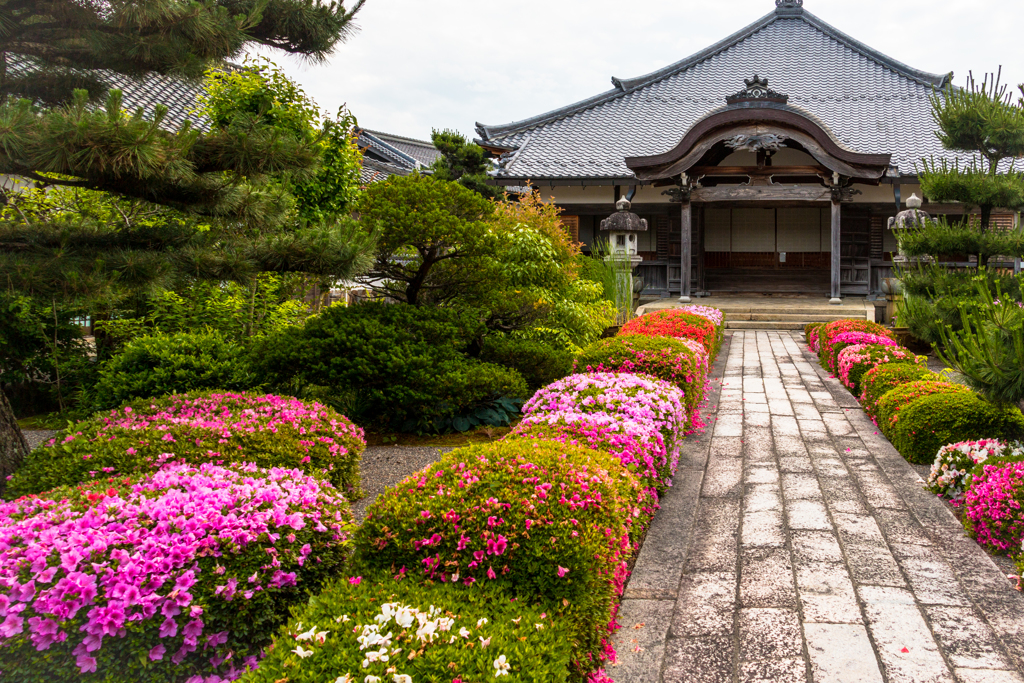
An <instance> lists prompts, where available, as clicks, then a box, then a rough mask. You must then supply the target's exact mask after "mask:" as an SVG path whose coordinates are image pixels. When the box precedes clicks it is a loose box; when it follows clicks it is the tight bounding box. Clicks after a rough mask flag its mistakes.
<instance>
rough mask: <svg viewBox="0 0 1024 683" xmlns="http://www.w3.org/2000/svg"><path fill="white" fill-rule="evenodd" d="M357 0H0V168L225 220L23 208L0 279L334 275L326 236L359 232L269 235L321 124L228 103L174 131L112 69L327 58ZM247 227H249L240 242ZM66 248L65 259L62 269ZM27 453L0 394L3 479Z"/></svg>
mask: <svg viewBox="0 0 1024 683" xmlns="http://www.w3.org/2000/svg"><path fill="white" fill-rule="evenodd" d="M362 4H363V2H362V0H359V1H358V2H357V3H356V4H355V5H354V6H353V7H352V9H346V8H345V6H344V4H343V3H341V2H332V3H319V2H312V1H311V0H258V1H257V0H240V1H239V0H210V1H209V2H205V3H200V4H194V3H193V4H187V3H186V4H182V3H165V2H155V1H153V0H143V1H142V2H124V1H123V0H116V1H115V2H106V3H79V2H68V1H67V0H51V1H44V2H32V3H25V2H20V1H13V2H12V1H0V16H2V18H3V31H2V32H0V34H2V35H0V173H2V174H6V175H13V176H19V177H20V178H22V179H24V181H26V182H27V183H34V184H37V185H38V186H39V187H47V188H55V187H65V188H75V189H78V190H94V191H98V192H104V193H110V194H111V195H115V196H116V197H118V198H119V200H122V199H123V200H125V201H129V200H138V201H142V202H148V203H151V204H158V205H160V206H163V207H169V208H172V209H177V210H178V211H180V212H182V213H183V214H188V216H191V217H194V216H200V217H204V218H209V219H217V220H218V221H219V222H220V225H221V226H222V228H221V229H218V230H216V231H205V232H212V233H214V234H213V235H204V234H202V233H204V230H202V229H200V227H201V226H197V225H196V223H195V221H194V219H190V218H184V217H173V218H169V219H168V220H161V221H158V223H159V224H158V225H146V226H141V227H139V226H135V225H130V226H129V225H128V224H129V221H126V220H121V221H119V222H117V223H116V224H114V225H110V224H104V223H101V222H99V221H96V220H95V219H93V218H88V217H87V218H84V219H82V220H77V219H76V218H75V217H73V216H69V215H68V214H67V212H64V213H63V214H61V212H59V211H56V212H55V211H52V210H50V209H46V210H44V211H42V212H41V213H37V214H36V215H35V216H28V215H25V216H18V217H16V218H12V219H11V220H8V221H5V225H4V226H3V227H2V228H0V258H2V259H3V262H2V263H0V265H2V266H3V267H4V271H5V275H7V273H8V272H14V273H15V276H16V278H17V279H19V280H20V283H19V284H18V285H15V284H14V280H15V279H16V278H15V277H12V278H10V279H7V281H6V282H5V283H4V284H5V286H6V287H8V288H9V289H14V288H15V286H17V290H19V291H28V292H31V293H40V292H47V293H49V294H50V295H51V296H55V295H56V294H57V293H60V292H74V293H77V294H81V295H83V296H86V297H90V298H93V299H97V298H98V297H97V293H98V292H100V291H102V290H103V289H104V288H109V290H110V291H114V290H116V289H118V288H119V287H120V285H121V284H124V283H131V282H133V280H134V285H135V287H136V288H144V287H145V286H151V285H152V283H153V282H155V281H156V280H158V279H159V278H160V277H170V276H172V275H173V274H174V273H175V271H176V270H177V269H176V267H175V266H176V265H178V264H179V263H184V264H185V265H187V266H189V267H194V268H200V267H201V268H204V269H206V271H205V272H208V271H209V270H211V269H213V270H215V269H216V268H229V267H230V266H233V265H239V266H243V267H245V268H250V269H254V270H258V269H259V268H263V269H266V270H289V269H295V270H302V271H304V272H311V271H312V272H316V271H315V270H314V269H316V268H324V269H325V270H329V271H333V273H332V274H338V273H339V271H340V270H342V268H341V266H343V265H344V263H341V264H339V263H338V256H337V254H336V253H332V252H330V249H332V248H334V247H338V246H341V244H340V243H341V242H342V241H344V240H347V239H349V238H352V237H353V235H354V232H353V231H352V230H351V229H349V228H346V227H345V226H344V225H343V224H342V223H340V222H339V223H337V224H333V225H316V226H313V225H311V226H310V228H308V229H307V230H305V231H302V232H296V233H290V234H282V233H281V232H277V233H275V232H274V229H275V228H279V227H280V226H282V225H286V224H288V223H289V216H290V215H291V214H292V212H293V211H294V210H295V206H296V199H295V197H294V196H292V195H291V193H290V192H288V184H287V183H295V182H300V181H304V180H307V179H308V178H310V177H312V176H313V175H314V174H315V172H316V171H317V168H318V166H319V156H320V153H321V151H322V150H321V149H320V148H319V145H321V144H322V140H323V139H322V138H321V137H319V136H317V137H312V136H308V135H304V134H300V133H297V132H296V131H295V130H294V129H289V128H287V127H284V126H278V125H274V122H272V121H268V120H267V119H266V118H265V112H264V111H263V110H262V109H260V110H259V111H256V112H254V111H251V110H250V111H242V110H238V111H235V112H233V113H232V114H231V116H230V117H228V118H226V119H225V120H223V121H221V122H220V123H219V124H216V125H213V126H211V128H210V130H208V131H201V130H199V129H198V128H196V127H194V126H193V125H191V124H189V123H187V122H186V124H184V125H182V126H181V127H179V128H178V129H177V130H169V129H168V128H169V126H167V125H166V121H165V119H166V115H167V108H166V107H165V106H163V105H158V106H157V107H156V108H155V111H153V112H151V113H150V116H149V117H148V118H147V115H146V112H143V111H141V110H140V111H136V112H131V113H128V112H125V111H123V108H122V95H121V93H120V92H119V91H118V90H110V91H109V92H107V87H108V85H109V82H108V80H109V77H110V74H121V75H126V76H130V77H143V76H146V75H150V74H166V75H172V76H178V77H182V78H191V79H198V78H199V77H200V76H201V75H202V74H203V73H205V72H206V71H207V70H208V69H209V68H210V67H217V66H220V65H221V64H222V63H223V60H225V59H229V58H236V57H238V56H239V55H240V54H242V53H243V52H244V51H245V50H246V49H248V48H251V47H255V46H268V47H272V48H276V49H280V50H284V51H286V52H290V53H293V54H299V55H303V56H305V57H307V58H309V59H312V60H323V59H325V58H326V57H327V56H328V55H329V54H330V53H331V52H332V51H333V49H334V47H335V46H336V45H337V44H338V43H339V42H340V41H341V40H342V39H343V38H345V37H346V35H348V34H349V33H350V32H351V31H352V29H353V23H352V21H353V18H354V15H355V13H356V12H357V11H358V10H359V9H360V8H361V7H362ZM104 93H107V94H106V97H105V99H104ZM280 178H284V179H285V180H286V181H287V182H281V181H280V180H279V179H280ZM8 199H10V193H9V194H8ZM16 208H17V207H16ZM115 209H116V207H115ZM200 220H203V219H200ZM240 236H244V237H247V238H248V239H249V242H248V244H247V245H246V246H244V247H243V246H242V245H241V244H240V243H239V242H238V240H237V239H236V238H238V237H240ZM363 246H364V247H365V246H366V245H365V243H364V244H363ZM247 250H248V251H247ZM356 251H358V249H357V250H356ZM351 256H352V255H351V254H350V253H348V254H345V255H343V257H342V258H341V260H342V261H343V262H345V261H347V263H348V267H351V266H353V265H355V264H356V263H357V262H358V258H350V257H351ZM61 258H66V259H69V260H66V261H65V265H69V266H74V267H70V268H66V269H62V268H60V267H57V266H56V262H57V261H59V260H60V259H61ZM70 260H74V263H71V261H70ZM112 261H113V262H115V263H116V264H117V265H116V267H115V266H111V265H110V263H111V262H112ZM254 263H255V264H256V266H255V267H254V266H253V264H254ZM147 264H148V265H147ZM168 264H171V265H170V266H169V265H168ZM154 265H161V266H162V267H158V268H151V266H154ZM266 266H270V267H266ZM152 272H155V273H156V277H153V276H152V275H151V273H152ZM177 272H180V271H177ZM37 276H38V277H37ZM225 279H227V278H225ZM24 453H25V442H24V439H23V438H22V436H21V435H20V433H19V432H18V430H17V425H16V422H14V420H13V415H12V413H11V411H10V406H9V403H8V401H7V400H6V398H5V399H4V400H3V401H2V402H0V481H2V480H3V479H2V477H4V476H5V475H6V474H7V473H9V472H10V471H11V470H12V469H13V467H14V466H15V465H16V464H17V462H18V461H19V460H20V459H21V458H22V457H23V455H24Z"/></svg>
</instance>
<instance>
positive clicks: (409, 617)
mask: <svg viewBox="0 0 1024 683" xmlns="http://www.w3.org/2000/svg"><path fill="white" fill-rule="evenodd" d="M415 620H416V614H415V613H414V612H413V610H412V609H410V608H408V607H401V608H399V610H398V612H396V613H395V621H396V622H397V623H398V625H399V626H401V627H402V628H409V627H410V626H412V622H413V621H415Z"/></svg>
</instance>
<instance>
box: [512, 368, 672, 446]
mask: <svg viewBox="0 0 1024 683" xmlns="http://www.w3.org/2000/svg"><path fill="white" fill-rule="evenodd" d="M564 411H569V412H581V413H607V414H609V415H614V416H619V417H621V418H622V419H629V420H634V421H637V422H648V423H650V424H652V425H653V426H654V427H655V428H656V429H658V430H659V431H660V432H661V434H662V437H663V438H664V440H665V444H666V445H667V446H668V447H669V448H674V447H676V446H678V445H679V444H678V442H679V439H681V438H682V435H683V433H684V432H685V430H686V410H685V408H684V407H683V392H682V391H680V390H679V389H678V388H677V387H675V386H673V385H671V384H669V383H668V382H663V381H661V380H658V379H655V378H653V377H646V376H644V375H632V374H628V373H611V372H595V373H589V374H577V375H569V376H568V377H564V378H562V379H560V380H558V381H557V382H552V383H551V384H549V385H547V386H546V387H544V388H542V389H540V390H539V391H537V393H536V394H534V395H533V397H532V398H531V399H530V400H529V401H527V402H526V405H524V406H523V414H524V415H533V414H534V413H538V414H540V413H553V412H564Z"/></svg>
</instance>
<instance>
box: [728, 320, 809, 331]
mask: <svg viewBox="0 0 1024 683" xmlns="http://www.w3.org/2000/svg"><path fill="white" fill-rule="evenodd" d="M806 324H807V323H806V322H788V321H782V322H775V321H767V320H726V321H725V329H727V330H802V329H804V325H806Z"/></svg>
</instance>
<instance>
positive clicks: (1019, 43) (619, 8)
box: [274, 0, 1024, 138]
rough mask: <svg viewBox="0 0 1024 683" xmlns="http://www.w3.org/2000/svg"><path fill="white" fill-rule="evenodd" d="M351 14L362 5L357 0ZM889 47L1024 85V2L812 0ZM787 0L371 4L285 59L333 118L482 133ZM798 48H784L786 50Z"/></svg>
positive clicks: (820, 11) (675, 55) (401, 129)
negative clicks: (319, 47)
mask: <svg viewBox="0 0 1024 683" xmlns="http://www.w3.org/2000/svg"><path fill="white" fill-rule="evenodd" d="M346 4H347V5H349V6H351V4H352V1H351V0H348V2H347V3H346ZM804 7H805V9H807V10H808V11H810V12H813V13H814V14H816V15H817V16H819V17H820V18H822V19H823V20H825V21H827V22H828V23H830V24H832V25H833V26H835V27H837V28H838V29H840V30H841V31H844V32H846V33H848V34H850V35H852V36H853V37H854V38H857V39H859V40H861V41H862V42H864V43H867V44H868V45H870V46H872V47H874V48H875V49H877V50H880V51H881V52H883V53H885V54H888V55H889V56H891V57H893V58H894V59H897V60H899V61H901V62H904V63H905V64H909V65H910V66H913V67H915V68H918V69H922V70H924V71H929V72H933V73H946V72H949V71H953V72H955V74H956V77H955V82H956V83H957V84H963V83H964V80H965V78H966V76H967V72H968V71H969V70H973V71H974V73H975V74H976V75H977V74H979V73H981V72H984V71H986V70H993V69H996V68H997V67H998V66H1000V65H1002V67H1003V74H1004V77H1005V78H1004V79H1008V80H1010V81H1011V82H1012V83H1014V84H1016V83H1019V82H1024V40H1022V38H1021V34H1020V33H1019V31H1020V27H1021V26H1022V25H1024V1H1022V0H805V2H804ZM774 8H775V3H774V0H626V1H625V2H623V1H622V0H520V1H519V2H508V1H502V0H367V3H366V6H365V8H364V9H363V11H362V12H361V13H360V15H359V20H358V23H359V26H360V28H361V30H360V32H359V33H357V34H356V35H355V36H353V37H352V38H351V39H349V41H348V42H347V43H346V44H344V45H341V46H339V48H338V50H337V52H336V53H335V55H334V56H333V57H332V58H331V59H330V61H329V62H328V63H326V64H322V65H316V66H310V65H308V64H302V63H301V62H299V61H296V60H293V59H290V58H287V57H284V56H281V55H280V54H278V55H276V56H274V59H275V60H276V61H278V62H279V63H281V65H282V66H283V67H284V68H285V69H286V71H287V72H288V73H289V74H290V75H291V76H292V77H293V78H294V79H295V80H297V81H298V82H299V83H301V84H302V85H303V87H304V88H305V90H306V92H307V93H309V94H310V95H311V96H313V98H314V99H315V100H316V101H317V102H318V103H319V104H320V106H321V107H322V108H324V109H327V110H332V111H333V110H336V109H337V108H338V106H339V105H341V104H347V105H348V107H349V108H350V109H351V110H352V111H353V112H354V113H355V114H356V116H357V117H358V119H359V123H360V125H362V126H365V127H367V128H372V129H376V130H382V131H386V132H390V133H396V134H399V135H407V136H411V137H417V138H429V136H430V131H431V128H455V129H457V130H459V131H461V132H463V133H465V134H467V135H469V136H471V137H472V136H474V135H475V132H474V123H475V122H476V121H480V122H483V123H487V124H498V123H508V122H510V121H515V120H519V119H523V118H527V117H529V116H533V115H535V114H540V113H543V112H546V111H549V110H551V109H554V108H557V107H560V106H563V105H566V104H569V103H572V102H575V101H577V100H580V99H584V98H586V97H590V96H591V95H595V94H597V93H599V92H603V91H605V90H608V89H609V88H610V87H611V82H610V79H611V77H612V76H618V77H635V76H639V75H642V74H646V73H648V72H651V71H654V70H656V69H659V68H661V67H663V66H665V65H667V64H670V63H672V62H675V61H677V60H679V59H682V58H684V57H686V56H688V55H690V54H692V53H694V52H697V51H699V50H701V49H703V48H705V47H707V46H709V45H711V44H712V43H714V42H717V41H718V40H720V39H722V38H724V37H726V36H727V35H729V34H731V33H733V32H735V31H737V30H739V29H741V28H743V27H744V26H746V25H747V24H750V23H752V22H753V21H755V20H757V19H758V18H760V17H761V16H763V15H764V14H767V13H768V12H770V11H773V10H774ZM779 47H780V49H785V46H784V45H782V46H779Z"/></svg>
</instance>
